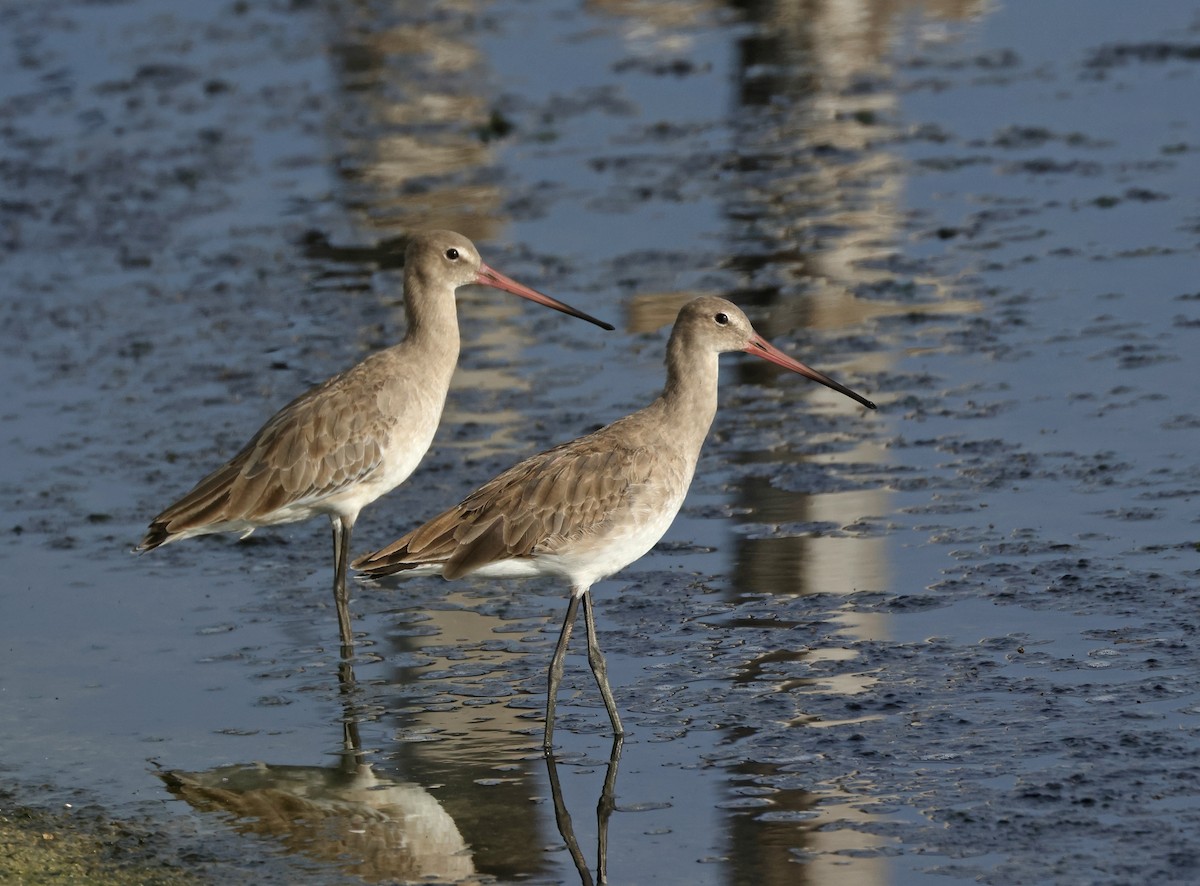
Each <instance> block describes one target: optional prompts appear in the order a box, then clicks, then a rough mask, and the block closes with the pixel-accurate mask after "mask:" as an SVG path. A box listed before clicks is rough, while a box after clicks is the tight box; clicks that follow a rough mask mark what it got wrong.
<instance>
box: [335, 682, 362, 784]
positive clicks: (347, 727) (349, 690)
mask: <svg viewBox="0 0 1200 886" xmlns="http://www.w3.org/2000/svg"><path fill="white" fill-rule="evenodd" d="M338 692H339V694H340V695H341V696H342V768H343V770H345V771H346V772H347V773H351V774H352V773H354V772H356V771H358V767H359V766H361V765H362V763H363V749H362V736H361V735H359V732H358V721H359V719H360V715H359V711H358V706H357V705H356V704H355V698H354V697H355V695H356V694H357V693H358V684H357V683H356V682H355V680H354V668H353V666H352V665H351V664H350V659H348V658H343V659H342V660H341V661H340V662H339V663H338Z"/></svg>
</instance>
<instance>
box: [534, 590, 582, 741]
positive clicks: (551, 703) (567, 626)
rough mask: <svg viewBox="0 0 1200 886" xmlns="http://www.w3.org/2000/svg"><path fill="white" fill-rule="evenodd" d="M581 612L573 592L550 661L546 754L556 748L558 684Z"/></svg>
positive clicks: (547, 693) (545, 738) (545, 739)
mask: <svg viewBox="0 0 1200 886" xmlns="http://www.w3.org/2000/svg"><path fill="white" fill-rule="evenodd" d="M578 611H579V596H578V595H577V594H576V593H575V591H574V589H572V590H571V601H570V602H569V603H567V617H566V618H564V619H563V625H562V630H561V631H559V634H558V645H557V646H555V647H554V657H553V658H551V659H550V685H549V688H548V690H547V692H546V734H545V737H544V738H543V739H542V748H543V749H544V750H545V751H546V753H550V749H551V748H553V747H554V708H555V705H556V702H557V699H558V684H559V683H560V682H561V681H562V674H563V659H564V658H565V657H566V655H567V644H568V643H570V642H571V631H572V629H573V628H574V627H575V613H576V612H578Z"/></svg>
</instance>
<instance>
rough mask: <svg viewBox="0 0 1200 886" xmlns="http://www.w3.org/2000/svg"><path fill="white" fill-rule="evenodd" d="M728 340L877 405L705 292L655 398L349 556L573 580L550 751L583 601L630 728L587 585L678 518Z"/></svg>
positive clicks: (374, 570)
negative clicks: (383, 543)
mask: <svg viewBox="0 0 1200 886" xmlns="http://www.w3.org/2000/svg"><path fill="white" fill-rule="evenodd" d="M725 351H746V352H748V353H751V354H754V355H755V356H757V357H762V358H763V359H764V360H770V361H771V362H772V363H777V364H779V365H780V366H784V367H786V368H788V369H791V370H792V371H793V372H798V373H800V374H801V375H804V376H806V377H808V378H810V379H812V380H814V381H818V382H820V383H821V384H823V385H826V386H828V387H831V388H833V389H834V390H835V391H838V392H840V393H842V394H845V395H846V396H847V397H851V398H853V399H855V400H857V401H858V402H859V403H862V404H863V405H864V406H866V407H868V408H870V409H874V408H875V404H874V403H872V402H871V401H870V400H867V399H865V398H863V397H861V396H860V395H858V394H856V393H854V391H851V390H850V389H849V388H846V387H843V386H842V385H840V384H838V383H837V382H835V381H834V380H833V379H831V378H829V377H828V376H826V375H823V374H822V373H820V372H817V371H816V370H815V369H810V368H809V367H808V366H805V365H804V364H803V363H800V362H798V361H797V360H793V359H792V358H791V357H789V356H787V355H786V354H784V353H783V352H782V351H780V350H778V349H777V348H775V347H773V346H772V345H771V344H769V343H768V342H767V341H766V340H765V339H764V338H763V337H762V336H761V335H759V334H758V333H757V332H755V331H754V327H753V326H751V325H750V321H749V320H748V319H747V318H746V315H745V314H743V313H742V311H741V310H740V309H739V308H738V307H737V306H736V305H734V304H733V303H731V302H728V301H726V300H725V299H723V298H716V297H714V296H704V297H701V298H697V299H695V300H693V301H691V302H689V303H688V304H686V305H684V307H683V308H682V310H680V312H679V316H678V318H677V319H676V320H675V328H674V330H673V331H672V332H671V339H670V341H669V342H668V344H667V384H666V387H665V388H663V392H662V394H661V395H660V396H659V398H658V399H657V400H655V401H654V402H653V403H651V404H650V405H649V406H647V407H646V408H645V409H642V410H640V411H639V412H635V413H633V415H629V416H626V417H625V418H622V419H620V420H619V421H615V422H613V423H612V424H610V425H608V426H607V427H605V428H601V429H600V430H598V431H596V432H595V433H592V434H588V435H587V436H586V437H580V438H579V439H578V440H572V441H571V442H570V443H564V444H563V445H561V446H557V447H555V448H554V449H550V450H547V451H546V452H543V453H541V454H540V455H535V456H533V457H532V458H528V459H526V460H525V461H523V462H521V463H520V464H518V465H516V466H515V467H512V468H509V469H508V470H507V471H505V472H504V473H503V474H501V475H500V476H498V477H496V478H495V479H494V480H492V481H491V482H489V483H486V484H484V485H483V486H481V487H480V488H479V489H477V490H476V491H475V492H473V493H471V495H469V496H467V498H466V499H464V500H463V501H462V502H461V503H460V504H458V505H456V506H455V507H453V508H451V509H450V510H448V511H445V512H444V513H442V514H439V515H438V516H436V517H434V518H433V519H432V520H430V521H429V522H428V523H426V524H425V525H424V526H421V527H419V528H417V529H414V530H413V531H412V532H410V533H409V534H408V535H406V536H404V537H403V538H401V539H399V540H398V541H395V542H393V543H392V544H390V545H388V546H387V547H386V548H383V549H382V550H379V551H376V552H375V553H373V554H367V555H366V556H364V557H360V558H359V559H358V560H356V561H355V562H354V563H353V564H352V566H353V568H354V569H356V570H359V571H361V572H363V573H364V574H366V575H368V576H384V575H391V574H393V573H397V572H404V571H409V572H412V573H414V574H417V575H441V576H442V577H443V578H446V579H453V578H461V577H462V576H464V575H472V574H473V575H479V576H483V577H489V578H490V577H497V578H522V577H527V576H534V575H554V576H559V577H562V578H565V579H566V580H568V581H569V582H570V585H571V597H570V602H569V603H568V604H567V614H566V618H565V619H564V621H563V626H562V631H561V633H560V634H559V637H558V645H557V646H556V647H555V649H554V657H553V658H552V659H551V661H550V678H549V687H548V691H547V697H546V731H545V738H544V747H545V749H546V750H547V751H549V750H550V749H551V748H552V746H553V738H554V708H555V698H556V695H557V692H558V684H559V681H560V680H561V679H562V669H563V657H564V655H565V654H566V651H567V644H568V642H569V641H570V638H571V631H572V628H573V625H574V622H575V614H576V611H577V609H578V607H579V601H580V600H582V601H583V613H584V619H585V621H586V623H587V637H588V663H589V664H590V665H591V668H592V674H593V675H594V676H595V678H596V684H597V686H599V687H600V695H601V697H602V698H603V699H604V706H605V708H607V709H608V716H609V719H610V720H611V721H612V727H613V731H614V733H615V734H617V735H621V734H623V730H622V729H621V718H620V717H619V716H618V714H617V706H616V704H615V702H614V701H613V696H612V690H611V689H610V688H609V686H608V676H607V669H606V666H605V662H604V656H603V654H602V653H601V652H600V647H599V645H598V644H597V642H596V623H595V617H594V615H593V612H592V601H591V595H590V594H589V593H588V590H589V589H590V588H591V586H592V584H593V583H594V582H596V581H599V580H600V579H602V578H607V577H608V576H610V575H612V574H613V573H614V572H616V571H617V570H619V569H622V568H624V567H625V566H627V565H629V564H630V563H632V562H633V561H634V560H636V559H638V558H639V557H641V556H642V555H643V554H645V553H646V552H647V551H648V550H650V548H651V547H653V546H654V544H655V542H657V541H658V540H659V539H660V538H661V537H662V535H663V533H664V532H666V531H667V527H668V526H670V525H671V521H672V520H674V519H675V515H676V514H677V513H678V512H679V507H680V505H682V504H683V499H684V496H685V495H686V494H687V490H688V486H689V485H690V484H691V482H692V474H693V472H694V471H695V469H696V460H697V459H698V458H699V456H700V447H701V445H702V444H703V443H704V438H705V436H706V435H707V434H708V429H709V426H710V425H711V424H712V420H713V416H714V415H715V414H716V410H717V362H718V361H717V358H718V355H720V354H721V353H723V352H725Z"/></svg>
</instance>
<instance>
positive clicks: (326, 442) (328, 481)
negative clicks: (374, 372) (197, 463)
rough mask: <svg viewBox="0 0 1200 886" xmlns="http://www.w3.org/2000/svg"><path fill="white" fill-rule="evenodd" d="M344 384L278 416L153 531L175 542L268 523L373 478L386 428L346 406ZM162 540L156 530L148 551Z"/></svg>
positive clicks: (329, 387)
mask: <svg viewBox="0 0 1200 886" xmlns="http://www.w3.org/2000/svg"><path fill="white" fill-rule="evenodd" d="M337 380H338V379H333V380H331V382H327V383H326V384H324V385H321V386H320V387H318V388H315V389H314V390H312V391H309V392H307V393H306V394H304V395H302V396H300V397H298V398H297V399H295V400H293V401H292V402H291V403H289V404H288V405H287V406H285V407H284V408H283V409H281V410H280V411H279V412H277V413H276V414H275V415H274V416H273V417H272V418H271V420H270V421H268V422H267V424H266V425H264V426H263V428H262V429H261V430H260V431H259V432H258V433H257V434H256V435H255V436H254V437H253V439H251V440H250V442H249V443H247V444H246V446H245V447H244V448H243V449H242V450H241V451H240V452H239V453H238V454H237V455H235V456H234V457H233V458H232V459H230V460H229V462H228V463H226V464H224V465H222V466H221V467H219V468H217V469H216V470H215V471H213V472H212V473H211V474H209V475H208V476H207V477H205V478H204V479H203V480H201V481H200V482H199V483H197V484H196V486H195V487H194V488H193V489H192V491H191V492H189V493H188V494H187V495H185V496H184V497H183V498H181V499H179V501H177V502H175V503H174V504H173V505H171V506H170V507H169V508H167V509H166V510H164V511H163V512H162V513H161V514H159V515H158V516H157V517H156V518H155V519H154V521H153V523H152V527H153V526H155V525H158V526H160V527H161V529H163V530H165V534H166V535H167V536H169V535H171V534H174V533H177V532H182V531H185V530H187V529H195V528H198V527H200V526H205V525H210V524H214V523H223V522H228V521H234V520H256V519H261V518H262V517H264V516H266V515H268V514H270V513H271V512H273V511H276V510H278V509H279V508H282V507H285V506H288V505H294V504H299V503H303V502H305V501H312V502H317V501H319V500H321V499H323V498H326V497H328V496H330V495H333V494H335V493H337V492H339V491H341V490H342V489H345V488H347V487H348V486H350V485H351V484H353V483H356V482H357V481H359V480H362V479H363V478H365V477H367V476H368V475H370V474H371V472H373V471H374V470H375V469H376V468H377V467H378V466H379V464H380V460H381V437H382V434H383V432H384V428H383V427H382V422H381V421H380V419H379V418H378V417H377V416H376V417H367V416H365V415H363V414H362V412H361V410H355V409H354V408H352V404H350V403H346V402H340V401H341V398H340V397H339V396H338V395H339V391H338V390H337V387H335V385H334V384H333V382H335V381H337ZM154 534H155V532H154V530H153V528H152V531H151V533H150V534H148V535H147V540H146V541H143V545H145V544H146V543H147V541H149V540H150V537H151V535H154ZM162 540H165V538H163V539H162ZM159 543H161V541H160V542H159Z"/></svg>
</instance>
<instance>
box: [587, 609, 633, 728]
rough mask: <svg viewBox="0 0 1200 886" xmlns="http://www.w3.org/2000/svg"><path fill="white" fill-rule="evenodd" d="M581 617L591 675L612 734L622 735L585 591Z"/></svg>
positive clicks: (606, 665)
mask: <svg viewBox="0 0 1200 886" xmlns="http://www.w3.org/2000/svg"><path fill="white" fill-rule="evenodd" d="M583 617H584V620H585V621H586V622H587V639H588V664H590V665H591V666H592V675H593V676H594V677H595V678H596V685H597V686H599V687H600V697H601V698H603V699H604V707H606V708H607V709H608V719H609V720H611V721H612V728H613V735H624V734H625V730H624V729H622V728H621V717H620V716H619V715H618V714H617V703H616V701H614V700H613V694H612V690H611V689H609V688H608V664H607V663H606V662H605V661H604V653H603V652H601V651H600V644H599V643H598V642H596V616H595V614H594V613H593V611H592V596H591V594H589V593H586V592H585V593H584V595H583Z"/></svg>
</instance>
